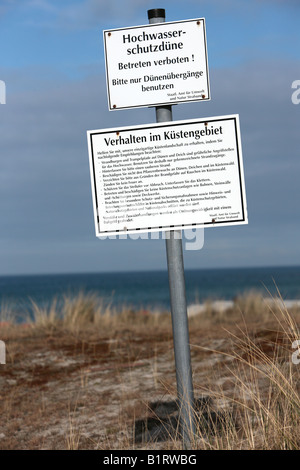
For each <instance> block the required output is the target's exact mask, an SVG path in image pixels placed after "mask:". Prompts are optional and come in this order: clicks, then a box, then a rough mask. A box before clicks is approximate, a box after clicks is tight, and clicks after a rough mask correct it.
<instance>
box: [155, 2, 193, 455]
mask: <svg viewBox="0 0 300 470" xmlns="http://www.w3.org/2000/svg"><path fill="white" fill-rule="evenodd" d="M148 19H149V23H150V24H153V23H163V22H165V10H164V9H163V8H156V9H153V10H148ZM155 109H156V122H167V121H172V120H173V117H172V106H157V107H156V108H155ZM181 238H182V237H181V230H174V231H170V232H166V249H167V263H168V274H169V288H170V302H171V314H172V327H173V341H174V353H175V366H176V380H177V395H178V405H179V416H180V424H181V433H182V439H183V447H184V449H190V448H191V441H192V440H193V438H194V436H195V422H194V391H193V381H192V368H191V354H190V341H189V327H188V316H187V307H186V296H185V280H184V267H183V253H182V240H181Z"/></svg>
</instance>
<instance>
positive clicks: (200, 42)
mask: <svg viewBox="0 0 300 470" xmlns="http://www.w3.org/2000/svg"><path fill="white" fill-rule="evenodd" d="M103 34H104V49H105V63H106V81H107V94H108V107H109V109H110V110H113V109H126V108H135V107H142V106H158V105H162V104H175V103H184V102H186V101H203V100H209V99H210V91H209V77H208V64H207V49H206V34H205V20H204V18H201V19H194V20H185V21H174V22H168V23H156V24H149V25H145V26H136V27H133V28H122V29H111V30H105V31H103Z"/></svg>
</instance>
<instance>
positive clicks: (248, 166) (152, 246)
mask: <svg viewBox="0 0 300 470" xmlns="http://www.w3.org/2000/svg"><path fill="white" fill-rule="evenodd" d="M151 8H165V9H166V16H167V18H166V19H167V21H177V20H185V19H191V18H197V17H200V18H201V17H205V19H206V30H207V47H208V60H209V72H210V83H211V95H212V99H211V101H209V102H205V103H204V102H203V103H190V104H187V103H186V104H182V105H178V106H175V107H174V110H173V118H174V120H181V119H194V118H201V117H205V116H220V115H225V114H234V113H238V114H239V115H240V121H241V134H242V145H243V155H244V170H245V183H246V192H247V202H248V216H249V225H247V226H236V227H223V228H220V227H218V228H209V229H206V230H205V234H204V236H205V243H204V247H203V249H202V250H199V251H185V253H184V257H185V267H186V268H207V267H231V266H265V265H268V266H272V265H274V266H276V265H299V264H300V259H299V235H300V220H299V215H300V214H299V212H300V211H299V199H300V184H299V175H300V159H299V148H300V139H299V119H300V104H299V105H295V104H293V103H292V101H291V95H292V91H293V90H292V89H291V85H292V82H293V81H294V80H297V79H298V80H299V79H300V68H299V59H300V47H299V46H300V38H299V36H300V33H299V13H300V6H299V2H298V1H296V0H295V1H292V0H290V1H280V0H277V1H276V0H273V1H271V0H269V1H268V0H265V1H264V0H260V1H258V0H257V1H256V0H252V1H250V0H239V1H237V0H210V1H199V0H186V1H185V2H181V1H177V0H172V1H171V0H170V1H169V0H168V1H164V2H161V3H159V4H157V3H153V2H150V1H147V0H130V1H126V2H124V1H120V0H110V1H109V2H107V1H102V0H76V1H74V0H72V1H71V0H68V1H56V0H55V1H50V0H0V80H4V81H5V83H6V89H7V97H6V104H5V105H0V122H1V126H0V221H1V222H0V274H18V273H20V274H21V273H22V274H23V273H25V274H26V273H28V274H31V273H56V272H88V271H127V270H147V269H165V268H166V255H165V245H164V241H163V240H136V241H133V240H103V241H101V240H98V239H97V238H96V237H95V235H94V223H93V212H92V211H93V209H92V198H91V188H90V176H89V165H88V151H87V145H86V131H87V130H88V129H97V128H99V129H101V128H107V127H115V126H123V125H124V126H125V125H135V124H139V123H143V124H147V123H152V122H155V115H154V111H153V109H147V108H143V109H137V110H128V111H116V112H109V111H108V106H107V97H106V83H105V70H104V51H103V41H102V30H103V29H109V28H115V27H127V26H135V25H141V24H147V23H148V19H147V10H148V9H151Z"/></svg>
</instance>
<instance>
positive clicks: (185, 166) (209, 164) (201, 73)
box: [87, 9, 247, 449]
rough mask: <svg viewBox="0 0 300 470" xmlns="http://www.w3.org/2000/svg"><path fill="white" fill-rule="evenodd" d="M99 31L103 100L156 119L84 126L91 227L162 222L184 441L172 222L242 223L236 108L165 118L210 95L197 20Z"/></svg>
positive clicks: (181, 313)
mask: <svg viewBox="0 0 300 470" xmlns="http://www.w3.org/2000/svg"><path fill="white" fill-rule="evenodd" d="M148 19H149V25H146V26H137V27H135V28H122V29H117V30H106V31H104V45H105V60H106V79H107V94H108V103H109V109H110V110H115V109H126V108H135V107H141V106H152V107H155V110H156V124H151V125H148V126H146V125H141V126H138V127H124V128H116V129H104V130H95V131H88V133H87V135H88V147H89V159H90V173H91V185H92V197H93V206H94V220H95V230H96V235H97V236H99V237H101V236H103V235H116V234H124V233H125V234H130V233H141V232H149V231H166V237H165V238H166V252H167V264H168V275H169V288H170V303H171V314H172V328H173V341H174V353H175V365H176V379H177V395H178V407H179V417H180V430H181V434H182V440H183V447H184V449H190V448H191V447H192V445H193V443H194V439H195V435H196V430H195V411H194V391H193V381H192V368H191V357H190V342H189V328H188V316H187V304H186V294H185V280H184V267H183V252H182V237H181V229H182V228H194V227H204V226H208V227H209V226H217V225H236V224H245V223H247V209H246V199H245V185H244V175H243V163H242V153H241V142H240V131H239V117H238V115H232V116H221V117H214V118H205V119H196V120H195V119H194V120H190V121H176V122H173V119H172V104H177V103H181V102H188V101H203V100H208V99H210V90H209V78H208V65H207V52H206V36H205V21H204V19H203V18H201V19H196V20H186V21H180V22H171V23H165V10H164V9H153V10H149V11H148Z"/></svg>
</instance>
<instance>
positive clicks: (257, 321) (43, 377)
mask: <svg viewBox="0 0 300 470" xmlns="http://www.w3.org/2000/svg"><path fill="white" fill-rule="evenodd" d="M33 312H34V316H33V319H31V320H30V321H28V323H27V324H26V325H17V324H15V323H14V322H13V321H12V320H11V318H12V312H10V310H9V307H8V306H5V308H3V310H2V309H1V313H3V317H1V324H0V337H1V339H2V340H4V341H5V342H6V345H7V364H6V365H5V366H0V367H1V369H0V372H1V374H0V382H1V383H0V385H1V390H2V393H1V396H0V409H1V416H2V429H1V431H0V449H31V448H32V449H100V450H101V449H132V448H136V449H180V448H181V445H182V444H181V436H180V426H179V423H178V406H177V402H176V379H175V367H174V357H173V344H172V329H171V318H170V314H169V313H168V312H163V313H160V312H149V311H145V310H143V309H141V310H139V311H133V310H132V309H131V308H128V307H126V306H124V308H123V309H122V311H121V312H119V313H118V314H117V313H116V311H115V310H114V308H113V307H112V306H111V305H109V304H105V303H104V302H103V300H102V299H99V298H98V297H97V296H95V295H84V294H82V293H80V294H78V296H77V297H76V298H68V297H66V298H65V299H64V301H63V304H62V305H61V306H60V307H59V308H58V305H57V303H56V302H53V304H52V305H51V306H50V307H49V308H48V309H41V308H40V307H39V306H38V305H36V304H33ZM189 324H190V342H191V356H192V367H193V381H194V388H195V397H196V405H197V413H196V414H195V416H194V419H195V425H196V429H197V433H196V436H193V439H192V440H193V448H194V449H298V450H299V449H300V437H299V436H300V432H299V431H300V398H299V388H300V381H299V379H300V364H299V365H298V364H296V363H293V362H292V354H293V353H294V357H295V354H296V352H297V351H296V350H295V349H293V347H292V345H293V343H294V341H295V340H299V339H300V332H299V326H300V309H299V308H294V309H293V310H289V309H287V308H286V307H285V306H284V303H283V301H282V299H281V298H280V294H279V293H278V299H276V301H275V302H272V303H270V301H269V300H266V299H265V298H263V297H262V295H261V294H258V293H256V292H251V293H248V294H247V295H243V296H240V297H238V298H237V299H235V302H234V304H233V306H232V307H231V308H230V309H227V310H224V311H217V310H214V309H213V308H212V303H211V302H209V301H208V302H207V303H206V309H205V311H204V312H203V313H201V314H200V315H197V316H193V317H192V318H190V322H189ZM297 357H299V358H300V354H299V355H298V356H297Z"/></svg>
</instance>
